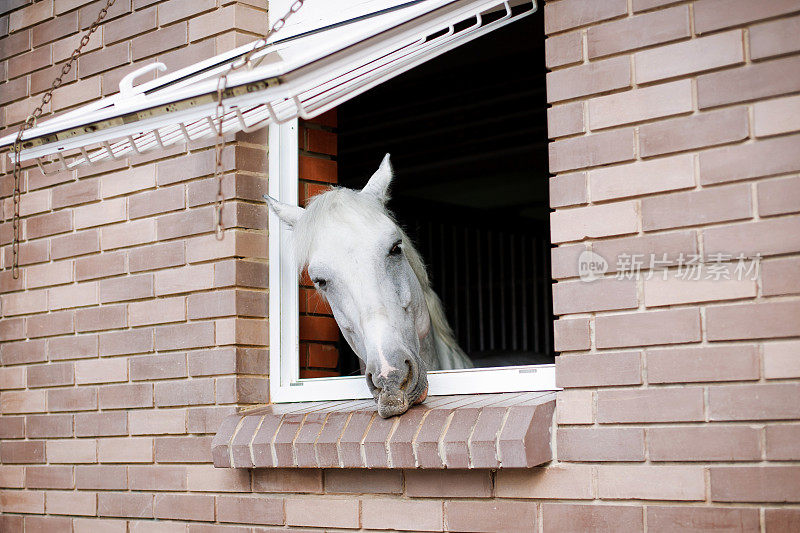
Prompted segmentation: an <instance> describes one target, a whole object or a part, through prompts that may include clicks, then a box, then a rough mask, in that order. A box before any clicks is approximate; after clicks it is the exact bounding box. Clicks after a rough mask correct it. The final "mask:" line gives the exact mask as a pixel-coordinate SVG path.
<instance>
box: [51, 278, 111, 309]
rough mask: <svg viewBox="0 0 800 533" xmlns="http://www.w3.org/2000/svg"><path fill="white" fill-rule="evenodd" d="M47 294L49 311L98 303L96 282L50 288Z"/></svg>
mask: <svg viewBox="0 0 800 533" xmlns="http://www.w3.org/2000/svg"><path fill="white" fill-rule="evenodd" d="M47 292H48V300H49V303H50V309H65V308H69V307H81V306H85V305H96V304H97V303H99V302H98V297H97V283H96V282H92V283H80V284H78V285H64V286H62V287H55V288H52V289H50V290H49V291H47Z"/></svg>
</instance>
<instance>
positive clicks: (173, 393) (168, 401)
mask: <svg viewBox="0 0 800 533" xmlns="http://www.w3.org/2000/svg"><path fill="white" fill-rule="evenodd" d="M155 398H156V405H158V406H177V405H201V404H210V403H214V380H213V379H193V380H191V381H170V382H164V383H156V384H155Z"/></svg>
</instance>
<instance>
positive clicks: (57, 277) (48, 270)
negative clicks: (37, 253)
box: [25, 261, 74, 289]
mask: <svg viewBox="0 0 800 533" xmlns="http://www.w3.org/2000/svg"><path fill="white" fill-rule="evenodd" d="M73 280H74V275H73V262H72V261H59V262H57V263H45V264H42V265H33V266H29V267H28V268H27V269H26V275H25V285H26V287H27V288H28V289H33V288H37V287H46V286H50V285H60V284H62V283H70V282H72V281H73Z"/></svg>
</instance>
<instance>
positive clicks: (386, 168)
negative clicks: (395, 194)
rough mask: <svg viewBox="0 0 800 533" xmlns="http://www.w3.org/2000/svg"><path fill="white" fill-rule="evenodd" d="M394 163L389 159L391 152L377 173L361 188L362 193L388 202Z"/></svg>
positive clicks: (384, 158)
mask: <svg viewBox="0 0 800 533" xmlns="http://www.w3.org/2000/svg"><path fill="white" fill-rule="evenodd" d="M393 175H394V171H392V163H391V161H389V154H386V155H385V156H384V157H383V161H381V166H380V167H378V170H376V171H375V174H373V175H372V177H371V178H370V179H369V181H368V182H367V184H366V185H364V188H363V189H361V194H368V195H371V196H374V197H375V198H377V199H378V200H379V201H381V202H383V203H386V202H387V201H388V200H389V184H391V183H392V176H393Z"/></svg>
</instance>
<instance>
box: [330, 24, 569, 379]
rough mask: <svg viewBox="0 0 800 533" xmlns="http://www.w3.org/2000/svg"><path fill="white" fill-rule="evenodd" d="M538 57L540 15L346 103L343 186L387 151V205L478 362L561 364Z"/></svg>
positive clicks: (345, 362)
mask: <svg viewBox="0 0 800 533" xmlns="http://www.w3.org/2000/svg"><path fill="white" fill-rule="evenodd" d="M544 65H545V62H544V29H543V16H542V14H541V10H540V12H539V13H535V14H533V15H532V16H529V17H527V18H525V19H523V20H521V21H519V22H516V23H513V24H510V25H508V26H506V27H504V28H501V29H499V30H497V31H495V32H492V33H490V34H488V35H486V36H483V37H481V38H479V39H477V40H475V41H472V42H471V43H468V44H466V45H464V46H461V47H458V48H456V49H455V50H452V51H450V52H448V53H446V54H444V55H442V56H440V57H439V58H436V59H434V60H432V61H430V62H428V63H425V64H423V65H421V66H419V67H417V68H414V69H412V70H410V71H409V72H407V73H404V74H402V75H400V76H398V77H397V78H394V79H392V80H390V81H389V82H387V83H384V84H382V85H380V86H378V87H376V88H374V89H371V90H369V91H367V92H366V93H364V94H362V95H360V96H358V97H356V98H354V99H352V100H350V101H349V102H347V103H345V104H343V105H341V106H339V108H338V168H339V183H340V184H341V185H344V186H346V187H352V188H360V187H362V186H363V185H364V183H366V180H367V178H368V177H369V176H370V175H371V174H372V172H374V170H375V168H377V165H378V163H379V162H380V160H381V158H382V157H383V155H384V154H385V153H386V152H390V153H391V154H392V163H393V165H394V169H395V179H394V182H393V186H392V191H391V192H392V200H391V203H390V206H389V207H390V209H391V210H392V212H394V213H395V215H396V217H397V219H398V221H399V222H400V224H401V225H402V226H403V227H404V228H405V229H406V231H407V232H408V234H409V236H410V237H411V238H412V240H413V241H414V243H415V244H416V246H417V247H418V249H419V251H420V253H421V254H422V256H423V258H424V260H425V263H426V265H427V266H428V272H429V274H430V277H431V279H432V283H433V288H434V289H435V290H436V293H437V294H438V295H439V297H440V298H441V299H442V302H443V303H444V307H445V311H446V313H447V318H448V319H449V322H450V325H451V327H452V328H453V331H454V333H455V335H456V338H457V340H458V342H459V345H460V346H461V347H462V349H464V351H465V352H466V353H467V354H468V355H469V356H470V357H471V358H472V360H473V362H474V363H475V366H481V367H491V366H507V365H520V364H542V363H552V362H553V360H554V355H555V354H554V351H553V325H552V319H553V317H552V306H551V279H550V227H549V212H550V208H549V202H548V177H549V174H548V160H547V155H548V152H547V119H546V108H547V103H546V97H545V73H546V69H545V66H544ZM339 350H340V352H339V353H340V357H339V361H340V362H339V371H340V372H341V375H349V374H354V373H358V372H359V365H358V360H357V358H356V356H355V354H354V353H353V352H352V350H351V348H350V347H349V346H348V344H347V342H346V341H345V340H344V338H343V337H342V338H340V342H339Z"/></svg>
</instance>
